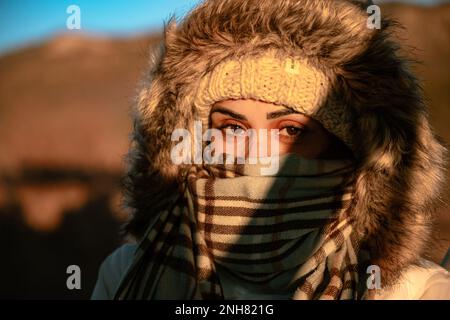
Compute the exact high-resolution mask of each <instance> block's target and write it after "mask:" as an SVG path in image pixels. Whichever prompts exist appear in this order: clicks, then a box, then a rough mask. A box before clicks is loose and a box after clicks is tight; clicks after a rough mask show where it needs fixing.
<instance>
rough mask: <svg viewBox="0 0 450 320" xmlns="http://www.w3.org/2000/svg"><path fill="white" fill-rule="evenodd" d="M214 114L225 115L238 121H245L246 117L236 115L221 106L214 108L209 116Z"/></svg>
mask: <svg viewBox="0 0 450 320" xmlns="http://www.w3.org/2000/svg"><path fill="white" fill-rule="evenodd" d="M214 112H219V113H222V114H226V115H227V116H230V117H232V118H235V119H238V120H247V117H246V116H244V115H243V114H240V113H236V112H234V111H231V110H229V109H227V108H224V107H222V106H218V107H215V108H214V109H213V110H212V111H211V115H212V114H213V113H214Z"/></svg>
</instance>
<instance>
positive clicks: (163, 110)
mask: <svg viewBox="0 0 450 320" xmlns="http://www.w3.org/2000/svg"><path fill="white" fill-rule="evenodd" d="M366 5H367V4H364V3H361V1H350V0H336V1H322V0H279V1H268V0H229V1H205V2H203V3H202V4H200V5H199V6H198V7H197V8H195V9H194V10H193V11H192V12H191V13H190V14H189V15H188V16H187V17H186V18H185V20H183V22H182V23H181V24H180V25H179V26H177V25H176V23H175V21H169V23H168V25H167V26H166V29H165V38H164V40H163V45H162V46H161V47H160V48H158V50H157V51H156V52H155V53H154V54H153V55H152V62H151V65H152V68H151V70H150V71H149V73H148V76H149V77H148V82H147V84H145V85H144V87H143V89H142V90H141V92H140V95H139V99H138V103H137V108H136V113H135V119H134V120H135V127H134V136H133V137H134V145H133V147H132V149H131V151H130V166H129V168H128V172H127V178H126V181H125V182H126V190H125V191H126V193H125V196H126V204H127V206H128V207H129V208H131V209H132V210H133V216H132V218H131V219H130V221H129V222H128V223H127V225H126V226H125V232H126V233H127V234H128V235H129V236H130V238H131V239H130V240H131V241H130V242H131V243H129V244H126V245H124V246H122V247H121V248H119V249H117V250H116V251H115V252H114V253H113V254H112V255H110V257H108V258H107V259H106V260H105V261H104V263H103V264H102V266H101V269H100V272H99V279H98V281H97V285H96V288H95V290H94V293H93V296H92V297H93V298H94V299H105V298H106V299H109V298H111V299H112V298H116V299H223V298H225V299H267V298H269V299H450V275H449V273H448V272H447V271H446V270H445V269H443V268H442V267H440V266H438V265H436V264H434V263H432V262H430V261H427V260H424V259H423V258H421V256H422V254H423V253H424V250H425V248H426V245H427V241H429V234H430V225H431V222H432V219H433V212H434V210H435V209H436V206H437V203H439V201H440V196H441V192H442V187H443V180H444V167H445V161H446V158H445V156H446V149H445V147H444V145H443V143H442V142H441V141H440V139H438V137H437V136H436V135H434V133H433V131H432V129H431V128H430V124H429V122H428V114H427V109H426V107H425V105H424V102H423V97H422V95H421V91H420V87H419V85H418V84H417V81H416V79H415V77H414V76H413V75H412V74H411V72H410V71H409V69H408V64H407V62H408V61H407V60H406V59H404V58H402V57H401V56H400V54H399V52H398V48H397V45H396V44H395V42H393V40H392V39H391V32H392V28H393V27H392V23H391V22H390V21H389V20H383V22H382V28H381V29H379V30H378V29H369V28H368V27H367V18H368V17H367V13H366V10H365V9H366ZM195 121H200V122H199V123H200V128H201V132H202V133H205V132H207V134H205V135H203V136H202V135H200V137H201V141H200V142H198V140H196V141H194V142H192V140H195V139H192V138H193V137H197V138H198V137H199V136H198V135H196V134H195V132H194V131H195V130H196V129H195V128H196V127H195V124H194V123H195ZM178 129H185V130H187V132H188V133H189V135H184V136H183V135H181V136H180V135H178V134H176V135H175V136H174V132H175V131H176V130H178ZM207 129H209V131H207ZM262 129H268V130H273V132H275V133H274V134H273V135H272V134H269V133H268V131H264V130H262ZM251 130H253V131H251ZM183 132H185V131H183ZM249 132H257V133H258V135H257V138H256V139H253V137H255V135H252V134H248V133H249ZM271 132H272V131H271ZM218 133H219V134H218ZM261 133H262V134H261ZM180 137H182V139H181V140H182V141H180V139H179V138H180ZM212 137H214V138H212ZM227 138H228V139H227ZM239 139H241V140H239ZM185 142H188V143H187V144H184V143H185ZM261 142H262V143H261ZM211 145H213V146H214V148H212V149H214V150H216V151H215V152H211V153H209V152H205V150H208V146H211ZM186 146H187V148H188V149H189V148H190V151H191V152H190V153H186V152H185V151H186V148H185V147H186ZM200 146H201V150H202V152H200V153H199V152H198V150H199V148H200ZM242 146H244V148H242ZM209 151H210V150H209ZM261 151H263V152H261ZM239 152H241V153H239ZM216 155H219V157H216ZM224 155H225V156H227V157H222V156H224ZM228 156H229V158H228ZM220 159H222V162H223V163H221V162H220ZM238 159H239V160H240V162H238V161H237V160H238ZM227 160H232V161H229V162H228V161H227ZM236 163H237V164H236ZM274 163H275V165H274V166H273V167H272V169H273V168H275V169H276V170H269V171H267V170H266V171H264V169H267V168H268V165H273V164H274Z"/></svg>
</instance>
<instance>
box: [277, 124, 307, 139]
mask: <svg viewBox="0 0 450 320" xmlns="http://www.w3.org/2000/svg"><path fill="white" fill-rule="evenodd" d="M303 131H304V129H303V128H302V127H296V126H286V127H284V128H282V129H281V130H280V135H284V136H288V137H298V136H299V135H300V134H301V133H302V132H303Z"/></svg>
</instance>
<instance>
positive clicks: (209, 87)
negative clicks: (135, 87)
mask: <svg viewBox="0 0 450 320" xmlns="http://www.w3.org/2000/svg"><path fill="white" fill-rule="evenodd" d="M280 55H281V54H280V53H279V52H278V53H276V52H275V51H272V50H269V51H266V52H265V53H264V54H262V55H259V56H246V57H241V58H240V59H227V60H224V61H222V62H221V63H220V64H218V65H217V66H216V67H215V68H214V69H213V70H212V71H211V72H209V73H207V74H206V75H205V76H204V77H202V79H201V80H200V83H199V87H198V91H197V94H196V98H195V102H194V104H195V106H196V108H197V110H198V111H199V114H200V117H201V119H202V121H203V124H204V125H205V127H207V125H208V117H209V112H210V110H211V107H212V105H213V104H214V103H215V102H218V101H222V100H228V99H255V100H260V101H263V102H268V103H273V104H278V105H282V106H285V107H288V108H291V109H293V110H295V111H298V112H300V113H303V114H305V115H307V116H310V117H312V118H314V119H315V120H317V121H319V122H320V123H321V124H322V125H323V126H324V127H325V128H326V129H327V130H328V131H330V132H331V133H333V134H334V135H336V136H337V137H338V138H340V139H341V140H342V141H343V142H344V143H345V144H346V145H347V146H348V147H349V148H350V149H351V150H353V143H352V137H351V132H350V123H351V120H350V119H351V118H350V115H349V112H348V111H347V109H346V108H345V106H344V105H342V104H339V103H337V102H336V101H334V99H331V98H330V95H329V93H330V92H331V82H330V80H329V78H328V77H326V75H325V74H324V73H323V72H321V71H320V70H318V69H316V68H314V67H312V66H311V65H310V64H308V63H307V61H306V60H304V59H298V58H296V59H294V58H292V57H289V56H286V55H284V56H281V57H280Z"/></svg>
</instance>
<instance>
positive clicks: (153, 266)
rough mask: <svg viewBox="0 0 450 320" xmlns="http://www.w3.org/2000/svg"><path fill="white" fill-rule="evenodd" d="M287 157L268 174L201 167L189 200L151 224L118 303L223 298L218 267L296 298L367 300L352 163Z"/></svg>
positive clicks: (195, 170)
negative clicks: (353, 213) (353, 211)
mask: <svg viewBox="0 0 450 320" xmlns="http://www.w3.org/2000/svg"><path fill="white" fill-rule="evenodd" d="M279 160H280V161H279V164H280V168H279V170H278V172H277V173H276V174H273V175H268V176H263V175H261V167H263V165H261V164H248V163H246V164H238V165H229V164H225V165H214V166H213V165H210V166H206V167H203V168H199V167H197V166H193V167H192V168H191V169H190V170H189V172H188V173H187V175H186V179H185V181H186V184H185V188H184V193H183V194H182V196H181V197H176V198H174V199H175V201H174V202H173V204H172V205H171V206H170V207H169V208H167V209H166V210H164V211H162V212H160V214H159V215H158V216H157V218H156V219H155V220H154V221H153V222H152V223H151V224H150V225H149V227H148V229H147V232H146V234H145V236H144V237H143V239H142V241H141V242H140V244H139V246H138V249H137V250H136V253H135V257H134V260H133V263H132V264H131V266H130V267H129V269H128V271H127V274H126V275H125V276H124V277H123V278H122V281H121V284H120V286H119V288H118V289H117V291H116V294H115V298H116V299H224V298H227V297H226V296H225V295H224V291H223V288H222V285H221V282H220V274H219V272H218V267H219V266H220V267H222V268H225V269H227V270H228V271H229V272H230V273H232V274H233V275H234V276H236V277H237V278H238V279H239V280H240V282H239V283H252V284H263V285H264V287H267V288H272V289H273V290H279V291H280V292H282V291H283V292H289V296H290V297H291V298H292V299H295V300H301V299H358V298H361V294H362V292H361V281H359V279H358V274H359V272H358V251H359V241H358V239H357V237H356V236H355V234H354V232H352V230H353V227H352V220H351V218H350V217H349V216H347V214H346V213H347V210H346V209H347V208H348V207H349V205H350V203H351V200H352V197H353V183H352V181H351V180H350V177H352V172H353V170H354V167H353V166H352V163H351V161H349V160H325V159H306V158H302V157H299V156H296V155H295V154H287V155H283V156H280V157H279ZM287 273H288V274H289V277H287V278H286V277H283V278H284V280H283V281H281V280H280V278H282V277H281V275H286V274H287ZM286 279H287V280H286Z"/></svg>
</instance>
